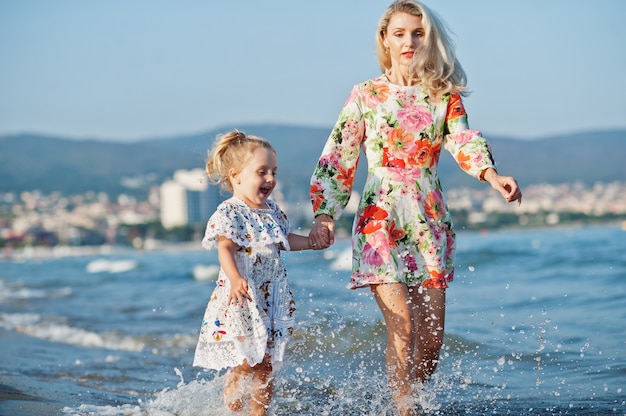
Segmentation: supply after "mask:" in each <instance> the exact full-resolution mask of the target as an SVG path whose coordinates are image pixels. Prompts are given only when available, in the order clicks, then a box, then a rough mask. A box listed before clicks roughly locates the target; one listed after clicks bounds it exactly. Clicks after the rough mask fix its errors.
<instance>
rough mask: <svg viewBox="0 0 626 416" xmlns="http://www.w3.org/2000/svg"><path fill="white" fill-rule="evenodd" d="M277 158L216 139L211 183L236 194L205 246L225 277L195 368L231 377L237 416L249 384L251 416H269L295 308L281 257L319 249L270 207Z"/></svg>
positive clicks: (252, 145) (230, 139)
mask: <svg viewBox="0 0 626 416" xmlns="http://www.w3.org/2000/svg"><path fill="white" fill-rule="evenodd" d="M276 169H277V163H276V151H275V150H274V148H272V146H271V145H270V144H269V142H267V141H266V140H264V139H261V138H259V137H254V136H246V135H245V134H243V133H241V132H238V131H233V132H230V133H227V134H225V135H222V136H218V138H217V140H216V142H215V144H214V146H213V148H212V149H211V151H210V152H209V157H208V161H207V165H206V170H207V174H208V176H209V179H210V180H211V182H213V183H215V184H218V185H220V186H221V187H222V188H223V189H225V190H228V191H230V192H232V193H233V196H232V197H231V198H230V199H228V200H226V201H224V202H223V203H222V204H220V206H219V207H218V208H217V211H216V212H215V213H214V214H213V215H212V216H211V218H210V219H209V221H208V224H207V227H206V233H205V236H204V239H203V240H202V245H203V247H205V248H206V249H212V248H215V247H217V253H218V259H219V262H220V272H219V276H218V280H217V287H216V288H215V290H214V291H213V294H212V295H211V297H210V299H209V303H208V306H207V308H206V311H205V314H204V319H203V321H202V327H201V329H200V337H199V340H198V345H197V348H196V353H195V357H194V362H193V365H194V366H198V367H204V368H208V369H214V370H221V369H223V368H229V370H228V372H227V374H226V385H225V389H224V400H225V402H226V405H227V406H228V408H229V409H230V410H232V411H235V412H239V411H241V410H243V407H244V400H243V399H244V395H243V391H242V387H241V385H240V384H241V382H242V381H243V379H247V378H250V377H251V379H252V380H251V382H252V387H251V390H250V392H249V393H250V414H251V415H265V414H266V411H267V408H268V407H269V403H270V400H271V396H272V389H273V372H274V371H275V370H277V369H278V367H279V366H280V364H281V362H282V360H283V354H284V352H285V346H286V344H287V340H288V338H289V336H290V335H291V332H292V329H293V324H294V318H293V314H294V311H295V303H294V299H293V295H292V293H291V290H290V289H289V284H288V282H287V272H286V270H285V265H284V264H283V261H282V259H281V257H280V250H291V251H295V250H305V249H315V248H316V247H315V245H314V244H311V243H310V242H309V239H308V237H305V236H301V235H296V234H292V233H290V232H289V223H288V221H287V217H286V216H285V214H284V213H283V212H282V211H281V210H280V208H279V207H278V205H276V203H275V202H273V201H272V200H270V199H269V197H270V194H271V193H272V191H273V190H274V187H275V186H276Z"/></svg>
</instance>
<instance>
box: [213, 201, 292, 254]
mask: <svg viewBox="0 0 626 416" xmlns="http://www.w3.org/2000/svg"><path fill="white" fill-rule="evenodd" d="M267 205H268V208H267V209H255V208H250V207H248V206H247V205H246V204H245V203H243V202H242V201H239V200H238V199H236V198H234V197H233V198H230V199H228V200H226V201H224V202H223V203H221V204H220V205H219V206H218V207H217V210H216V211H215V213H214V214H213V215H212V216H211V218H209V221H208V223H207V226H206V230H205V233H204V238H203V239H202V247H204V248H206V249H207V250H211V249H214V248H217V241H218V238H219V237H225V238H228V239H229V240H232V241H233V242H234V243H235V244H237V245H239V246H242V247H259V246H266V245H270V244H282V245H283V247H284V248H285V249H286V250H289V242H288V240H287V236H288V235H289V222H288V221H287V217H286V215H285V214H284V213H283V212H282V211H281V210H280V208H279V207H278V205H277V204H276V203H274V202H273V201H271V200H268V201H267Z"/></svg>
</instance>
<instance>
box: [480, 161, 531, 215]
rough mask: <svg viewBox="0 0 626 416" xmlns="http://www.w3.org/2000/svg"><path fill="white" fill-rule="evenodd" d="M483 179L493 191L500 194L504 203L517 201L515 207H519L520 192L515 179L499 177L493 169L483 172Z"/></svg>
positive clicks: (520, 201)
mask: <svg viewBox="0 0 626 416" xmlns="http://www.w3.org/2000/svg"><path fill="white" fill-rule="evenodd" d="M484 179H485V180H486V181H487V182H489V184H490V185H491V187H492V188H493V189H495V190H496V191H498V192H500V195H502V197H503V198H504V199H505V200H506V202H513V201H517V205H518V206H519V205H521V203H522V190H521V189H520V188H519V185H518V184H517V181H516V180H515V178H513V177H512V176H502V175H499V174H498V172H496V171H495V169H492V168H489V169H487V171H486V172H485V175H484Z"/></svg>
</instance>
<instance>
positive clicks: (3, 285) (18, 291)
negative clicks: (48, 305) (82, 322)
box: [0, 279, 73, 302]
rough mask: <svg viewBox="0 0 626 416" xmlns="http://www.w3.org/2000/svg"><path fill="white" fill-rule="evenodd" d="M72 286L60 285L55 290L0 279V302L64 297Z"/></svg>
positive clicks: (70, 290) (69, 292)
mask: <svg viewBox="0 0 626 416" xmlns="http://www.w3.org/2000/svg"><path fill="white" fill-rule="evenodd" d="M72 293H73V290H72V288H70V287H62V288H58V289H55V290H43V289H32V288H28V287H26V286H24V285H23V284H21V283H12V284H10V283H7V282H5V281H4V280H2V279H0V302H5V301H10V300H28V299H49V298H65V297H68V296H71V295H72Z"/></svg>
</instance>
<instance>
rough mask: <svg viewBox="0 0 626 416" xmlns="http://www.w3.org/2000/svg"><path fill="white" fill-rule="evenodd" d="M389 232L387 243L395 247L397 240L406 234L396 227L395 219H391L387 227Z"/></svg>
mask: <svg viewBox="0 0 626 416" xmlns="http://www.w3.org/2000/svg"><path fill="white" fill-rule="evenodd" d="M388 232H389V245H391V246H394V247H396V246H397V245H398V243H397V241H398V240H400V239H401V238H402V237H404V235H405V234H406V233H405V231H404V229H402V228H396V221H395V220H391V222H390V223H389V227H388Z"/></svg>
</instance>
